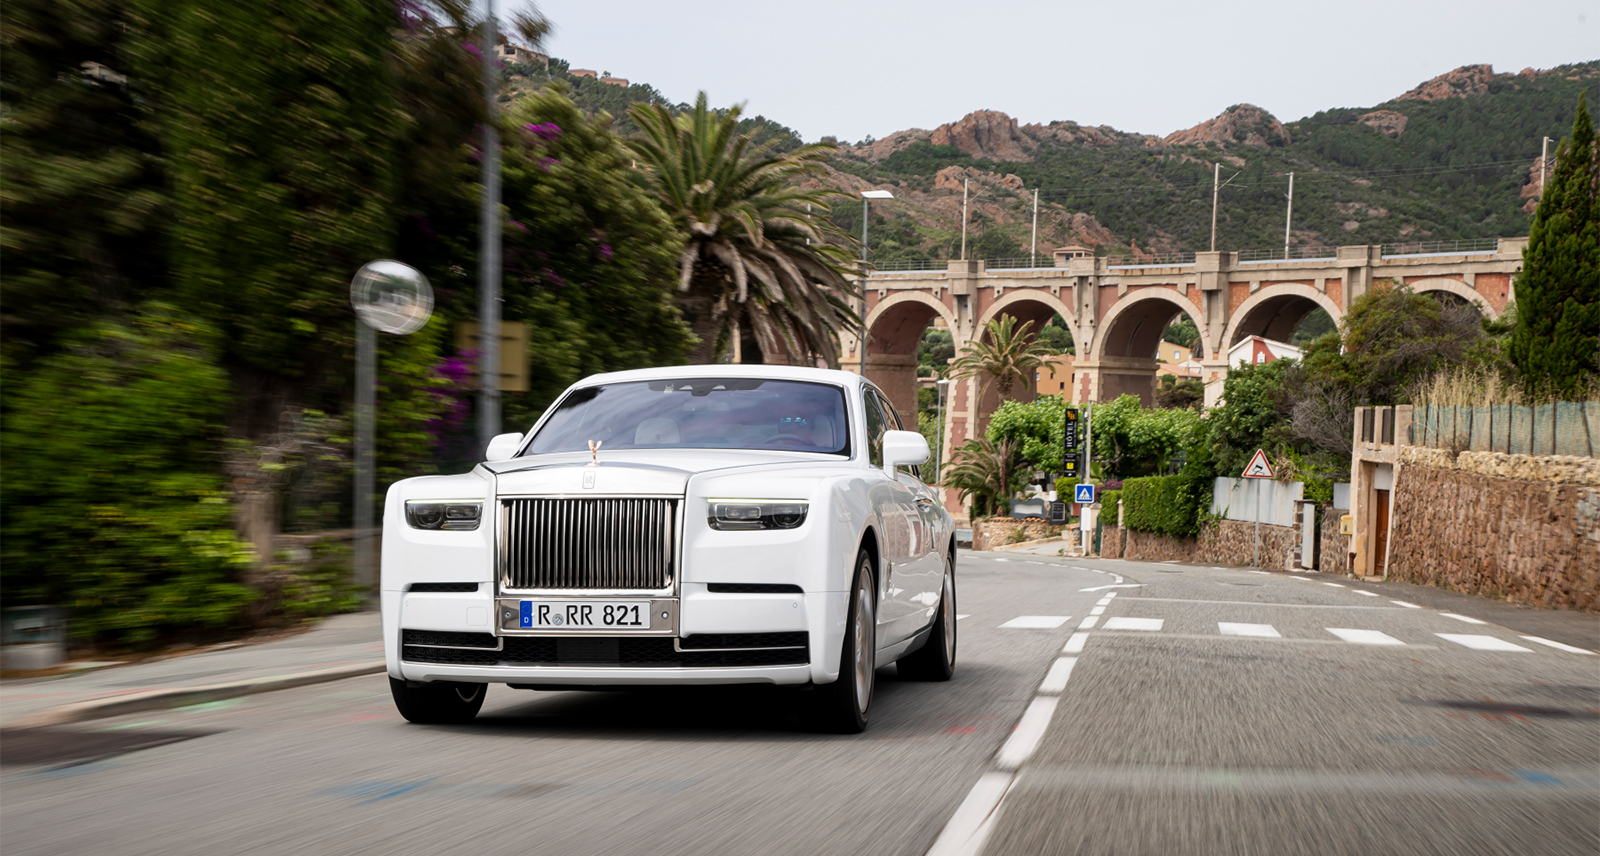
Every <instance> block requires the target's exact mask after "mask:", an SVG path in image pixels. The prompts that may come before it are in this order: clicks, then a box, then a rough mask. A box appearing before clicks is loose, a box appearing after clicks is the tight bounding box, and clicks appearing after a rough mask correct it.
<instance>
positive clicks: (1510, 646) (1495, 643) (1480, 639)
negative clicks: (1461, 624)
mask: <svg viewBox="0 0 1600 856" xmlns="http://www.w3.org/2000/svg"><path fill="white" fill-rule="evenodd" d="M1433 635H1435V636H1437V637H1439V638H1440V639H1448V640H1450V641H1451V642H1454V643H1456V644H1457V645H1465V646H1467V647H1468V648H1472V649H1474V650H1478V651H1521V652H1522V653H1524V654H1532V653H1533V649H1532V648H1524V647H1522V646H1521V645H1518V644H1516V643H1513V642H1507V641H1506V640H1504V639H1497V638H1495V637H1493V636H1472V635H1468V634H1465V633H1435V634H1433Z"/></svg>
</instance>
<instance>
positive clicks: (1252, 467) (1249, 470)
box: [1242, 449, 1272, 479]
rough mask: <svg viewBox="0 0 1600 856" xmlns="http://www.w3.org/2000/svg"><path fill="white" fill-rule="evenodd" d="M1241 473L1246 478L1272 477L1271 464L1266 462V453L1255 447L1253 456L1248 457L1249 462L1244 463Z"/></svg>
mask: <svg viewBox="0 0 1600 856" xmlns="http://www.w3.org/2000/svg"><path fill="white" fill-rule="evenodd" d="M1242 475H1243V476H1244V477H1245V478H1247V479H1270V478H1272V465H1271V464H1269V463H1267V453H1266V452H1263V451H1261V450H1260V449H1257V450H1256V454H1255V456H1254V457H1252V458H1251V459H1250V463H1248V464H1245V467H1244V473H1242Z"/></svg>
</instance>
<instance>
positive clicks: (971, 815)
mask: <svg viewBox="0 0 1600 856" xmlns="http://www.w3.org/2000/svg"><path fill="white" fill-rule="evenodd" d="M1015 778H1016V776H1014V775H1013V774H1011V773H984V774H983V775H982V776H979V777H978V783H977V784H975V785H973V786H972V790H970V791H968V792H967V798H966V799H964V800H962V801H961V805H960V806H959V807H958V808H957V809H956V813H955V814H952V815H950V821H949V822H948V823H946V824H945V825H944V831H943V832H940V833H939V838H938V840H936V841H934V842H933V847H932V848H931V849H929V850H928V856H977V854H979V853H981V852H983V844H984V841H985V840H987V839H988V837H989V830H991V829H993V828H994V819H995V816H996V815H998V814H999V809H1000V802H1001V800H1003V799H1005V795H1006V791H1008V790H1010V788H1011V783H1012V781H1014V780H1015Z"/></svg>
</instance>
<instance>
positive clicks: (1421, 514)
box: [1388, 448, 1600, 612]
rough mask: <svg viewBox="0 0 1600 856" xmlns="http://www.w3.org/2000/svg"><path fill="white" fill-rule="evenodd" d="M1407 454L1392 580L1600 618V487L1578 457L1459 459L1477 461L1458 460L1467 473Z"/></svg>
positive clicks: (1393, 538) (1399, 487)
mask: <svg viewBox="0 0 1600 856" xmlns="http://www.w3.org/2000/svg"><path fill="white" fill-rule="evenodd" d="M1418 451H1426V452H1437V451H1438V450H1418ZM1405 452H1406V453H1407V454H1406V458H1407V459H1408V460H1410V461H1412V462H1410V463H1406V464H1404V465H1403V466H1402V469H1401V472H1400V473H1399V474H1398V476H1397V477H1396V479H1395V499H1394V528H1393V530H1392V531H1391V533H1390V547H1389V563H1388V574H1389V576H1391V577H1393V578H1395V579H1399V580H1404V581H1406V582H1412V583H1419V584H1422V585H1435V586H1439V587H1441V588H1447V589H1453V590H1455V591H1460V592H1466V593H1469V594H1478V595H1485V596H1488V597H1495V598H1503V599H1505V600H1507V601H1510V602H1512V603H1522V604H1528V605H1530V606H1540V607H1546V608H1558V609H1580V610H1586V611H1596V612H1600V488H1596V487H1591V486H1589V485H1587V484H1584V483H1583V482H1586V481H1588V480H1589V479H1588V475H1589V472H1592V470H1590V469H1589V467H1587V466H1584V465H1582V464H1579V463H1578V462H1576V461H1572V460H1571V459H1569V460H1567V461H1555V462H1552V463H1551V464H1550V465H1549V466H1543V467H1540V466H1535V465H1534V464H1533V463H1530V462H1526V461H1516V460H1512V459H1515V458H1525V457H1526V456H1508V455H1495V456H1493V457H1490V455H1492V453H1471V452H1468V453H1463V454H1462V455H1461V456H1460V458H1468V456H1472V458H1471V459H1470V460H1466V461H1461V462H1460V463H1465V464H1466V465H1467V466H1466V467H1463V466H1460V464H1458V465H1457V466H1455V467H1452V466H1450V464H1451V463H1452V462H1451V461H1450V460H1449V458H1450V457H1455V456H1450V455H1448V453H1446V454H1445V455H1444V456H1438V455H1435V456H1432V457H1429V458H1427V461H1428V464H1444V466H1429V465H1428V464H1424V463H1421V462H1420V461H1421V460H1422V459H1424V456H1423V455H1414V454H1412V450H1411V449H1409V448H1408V449H1406V450H1405ZM1434 458H1438V459H1437V460H1434ZM1460 458H1458V461H1459V460H1460ZM1497 459H1504V460H1497ZM1580 460H1581V459H1580ZM1468 467H1470V469H1469V468H1468ZM1475 470H1476V471H1475ZM1481 470H1488V471H1490V472H1513V471H1517V472H1521V473H1524V474H1527V475H1533V476H1534V478H1505V477H1499V476H1496V475H1488V474H1485V473H1484V472H1482V471H1481ZM1557 473H1559V475H1558V476H1557V478H1555V479H1551V478H1548V476H1549V475H1556V474H1557ZM1538 475H1545V476H1546V478H1543V479H1540V478H1538Z"/></svg>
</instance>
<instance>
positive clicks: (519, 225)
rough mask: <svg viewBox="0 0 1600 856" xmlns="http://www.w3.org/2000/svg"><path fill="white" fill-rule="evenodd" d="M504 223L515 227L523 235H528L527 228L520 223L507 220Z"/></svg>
mask: <svg viewBox="0 0 1600 856" xmlns="http://www.w3.org/2000/svg"><path fill="white" fill-rule="evenodd" d="M506 222H507V223H510V224H511V225H513V226H516V227H517V228H518V229H521V230H522V231H523V233H524V234H527V233H528V227H527V226H524V225H522V221H520V220H507V221H506Z"/></svg>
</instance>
